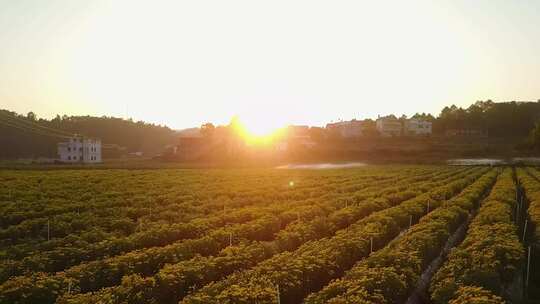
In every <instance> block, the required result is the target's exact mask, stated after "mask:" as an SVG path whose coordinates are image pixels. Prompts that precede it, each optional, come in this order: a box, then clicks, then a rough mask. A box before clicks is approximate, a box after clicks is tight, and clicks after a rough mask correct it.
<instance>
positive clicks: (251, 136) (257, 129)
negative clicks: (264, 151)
mask: <svg viewBox="0 0 540 304" xmlns="http://www.w3.org/2000/svg"><path fill="white" fill-rule="evenodd" d="M233 125H234V126H235V129H236V130H237V132H238V133H239V134H241V135H242V136H243V137H244V138H245V139H246V140H247V141H248V142H250V143H263V142H268V141H271V140H272V139H273V138H274V137H275V136H277V135H278V134H280V133H281V131H282V130H284V126H280V125H279V124H277V123H274V122H272V121H269V120H261V119H257V118H255V117H251V118H250V117H242V118H240V117H238V116H236V117H235V118H233Z"/></svg>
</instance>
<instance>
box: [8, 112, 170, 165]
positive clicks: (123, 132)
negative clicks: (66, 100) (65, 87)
mask: <svg viewBox="0 0 540 304" xmlns="http://www.w3.org/2000/svg"><path fill="white" fill-rule="evenodd" d="M70 134H80V135H83V136H87V137H93V138H99V139H101V142H102V143H103V144H113V145H115V146H118V147H122V148H125V150H126V151H130V152H135V151H141V152H143V153H145V154H155V153H159V152H160V151H162V150H163V147H164V146H165V145H167V144H172V143H174V141H175V131H174V130H171V129H170V128H168V127H165V126H160V125H154V124H149V123H145V122H143V121H133V120H131V119H127V120H126V119H122V118H115V117H107V116H102V117H93V116H67V115H64V116H60V115H57V116H56V117H55V118H53V119H44V118H38V117H37V116H36V114H34V113H33V112H29V113H28V114H27V115H21V114H17V113H15V112H11V111H7V110H0V147H2V149H0V158H4V159H10V158H33V157H56V155H57V143H58V142H62V141H66V137H67V136H69V135H70ZM104 153H107V152H105V151H104Z"/></svg>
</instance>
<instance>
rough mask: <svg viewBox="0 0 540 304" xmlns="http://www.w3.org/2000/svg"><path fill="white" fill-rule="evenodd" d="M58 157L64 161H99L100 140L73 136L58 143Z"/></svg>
mask: <svg viewBox="0 0 540 304" xmlns="http://www.w3.org/2000/svg"><path fill="white" fill-rule="evenodd" d="M58 157H59V158H60V161H61V162H66V163H100V162H101V140H99V139H93V138H86V137H82V136H74V137H71V138H69V140H68V141H67V142H61V143H58Z"/></svg>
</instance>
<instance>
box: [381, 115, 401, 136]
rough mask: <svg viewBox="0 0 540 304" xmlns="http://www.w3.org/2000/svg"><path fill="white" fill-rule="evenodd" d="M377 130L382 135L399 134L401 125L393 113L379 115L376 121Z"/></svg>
mask: <svg viewBox="0 0 540 304" xmlns="http://www.w3.org/2000/svg"><path fill="white" fill-rule="evenodd" d="M376 125H377V131H379V133H380V134H381V136H384V137H390V136H400V135H401V133H402V132H401V131H402V130H403V127H402V125H401V121H399V119H397V118H396V117H395V116H394V115H390V116H386V117H379V118H378V119H377V122H376Z"/></svg>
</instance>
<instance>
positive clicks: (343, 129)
mask: <svg viewBox="0 0 540 304" xmlns="http://www.w3.org/2000/svg"><path fill="white" fill-rule="evenodd" d="M326 129H328V130H336V131H337V132H338V133H339V134H340V135H341V137H343V138H356V137H361V136H362V135H363V134H364V129H365V124H364V122H362V121H360V120H356V119H353V120H350V121H340V122H335V123H329V124H327V125H326Z"/></svg>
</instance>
